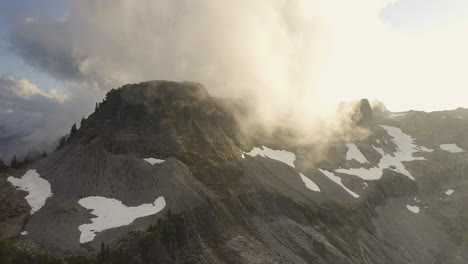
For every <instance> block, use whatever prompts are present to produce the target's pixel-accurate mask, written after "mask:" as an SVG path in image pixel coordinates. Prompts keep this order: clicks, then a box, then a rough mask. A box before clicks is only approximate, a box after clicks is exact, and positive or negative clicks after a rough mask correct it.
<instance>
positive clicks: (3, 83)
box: [0, 75, 88, 162]
mask: <svg viewBox="0 0 468 264" xmlns="http://www.w3.org/2000/svg"><path fill="white" fill-rule="evenodd" d="M84 98H85V97H83V96H76V95H75V96H73V100H71V98H69V97H68V96H67V95H64V94H61V93H59V92H58V91H57V90H49V91H44V90H41V89H39V88H38V87H37V86H36V85H35V84H33V83H31V82H30V81H28V80H26V79H21V78H17V77H13V76H11V75H4V76H2V77H0V159H2V160H4V161H7V162H9V161H10V159H11V157H12V156H13V155H17V156H18V157H19V158H21V157H22V156H24V155H25V154H26V153H27V152H28V151H31V150H34V151H44V150H45V151H49V149H50V147H52V146H53V143H54V142H55V140H56V139H57V137H59V136H60V135H62V134H64V133H65V132H66V130H65V128H68V127H69V126H70V125H71V123H73V122H74V121H75V120H77V119H78V118H79V117H80V114H82V112H81V111H80V109H81V107H82V106H83V105H86V103H85V102H86V101H88V100H85V99H84Z"/></svg>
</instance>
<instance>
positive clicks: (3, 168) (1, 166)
mask: <svg viewBox="0 0 468 264" xmlns="http://www.w3.org/2000/svg"><path fill="white" fill-rule="evenodd" d="M7 170H8V166H7V165H6V164H5V162H3V160H1V159H0V172H6V171H7Z"/></svg>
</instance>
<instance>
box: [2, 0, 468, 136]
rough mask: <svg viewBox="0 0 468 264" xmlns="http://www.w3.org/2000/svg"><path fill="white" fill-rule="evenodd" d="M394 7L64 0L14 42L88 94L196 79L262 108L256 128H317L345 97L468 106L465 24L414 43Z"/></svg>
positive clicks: (25, 21)
mask: <svg viewBox="0 0 468 264" xmlns="http://www.w3.org/2000/svg"><path fill="white" fill-rule="evenodd" d="M395 2H397V1H396V0H356V1H348V0H289V1H286V0H238V1H230V2H226V1H219V0H197V1H192V0H140V1H132V0H114V1H95V0H81V1H65V2H63V3H62V4H63V5H64V10H63V12H62V13H61V15H59V16H57V15H55V16H51V15H41V14H36V15H35V16H31V15H29V14H28V15H26V16H24V17H23V18H21V19H14V20H12V21H10V24H9V41H10V44H11V48H12V50H13V51H14V52H15V53H16V54H18V55H19V56H21V58H22V59H23V60H24V61H25V62H26V63H28V64H30V65H32V66H34V67H36V68H37V69H39V70H41V71H44V72H46V73H48V74H50V75H51V76H53V77H54V78H56V79H58V80H62V81H65V82H66V83H67V84H69V85H74V86H78V87H82V88H83V89H85V88H89V87H91V88H92V89H91V90H89V91H90V92H89V93H91V94H92V93H95V91H96V90H95V89H96V88H99V89H101V90H102V91H106V90H108V89H110V88H115V87H119V86H121V85H123V84H126V83H134V82H140V81H145V80H153V79H167V80H175V81H183V80H190V81H195V82H199V83H202V84H204V85H205V86H206V87H207V88H208V90H209V91H210V92H211V94H213V95H215V96H223V97H240V98H243V99H246V100H249V101H251V102H253V104H254V105H255V107H254V108H253V109H252V111H251V116H252V117H255V118H253V120H254V121H252V122H253V123H256V121H257V120H259V119H260V120H261V121H263V122H264V123H267V124H274V125H278V124H279V125H284V124H287V125H288V126H297V127H301V128H302V127H306V128H308V129H309V128H310V127H316V124H317V123H322V122H323V121H324V120H320V121H319V122H318V121H317V115H323V112H327V111H326V110H327V109H329V108H331V107H330V106H331V105H334V104H335V103H336V102H337V101H341V100H351V99H357V98H362V97H368V98H371V99H377V100H380V101H383V102H384V103H386V104H387V105H388V106H389V109H391V110H407V109H409V108H416V109H424V110H433V109H441V108H455V107H457V106H463V105H466V102H465V101H464V99H463V98H464V97H463V96H461V95H462V93H463V92H461V91H463V89H464V88H466V86H468V75H466V74H465V73H464V72H463V69H466V68H467V67H468V51H467V49H466V48H465V47H466V46H467V44H468V38H467V37H466V36H467V35H466V28H467V27H466V26H467V25H468V23H466V22H467V21H462V22H460V23H459V24H457V25H453V26H452V27H448V28H446V29H445V30H440V29H439V30H438V31H437V32H434V33H431V34H423V35H417V36H413V35H408V34H407V32H401V31H399V30H398V29H396V28H394V27H393V26H392V25H391V24H389V23H388V22H385V21H384V20H382V17H381V15H380V14H381V12H382V10H384V9H385V8H387V7H389V6H390V5H392V4H394V3H395ZM77 91H78V90H74V92H77ZM49 95H50V92H49ZM441 98H444V100H441ZM334 118H335V117H333V118H332V117H330V118H329V119H330V120H331V119H334ZM325 119H327V118H325ZM325 121H326V120H325ZM309 134H311V133H309Z"/></svg>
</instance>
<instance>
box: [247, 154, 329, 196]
mask: <svg viewBox="0 0 468 264" xmlns="http://www.w3.org/2000/svg"><path fill="white" fill-rule="evenodd" d="M245 154H247V155H249V156H252V157H255V156H257V155H260V156H262V157H268V158H270V159H274V160H277V161H280V162H283V163H285V164H287V165H289V166H290V167H293V168H296V166H295V165H294V161H295V160H296V154H294V153H292V152H290V151H286V150H274V149H270V148H268V147H265V146H262V147H261V148H257V147H255V148H253V149H252V151H250V152H248V153H245ZM299 175H300V176H301V179H302V181H303V182H304V184H305V186H306V187H307V188H309V189H310V190H312V191H314V192H320V188H319V187H318V186H317V184H315V183H314V182H313V181H312V180H311V179H309V178H307V177H306V176H304V175H303V174H302V173H299Z"/></svg>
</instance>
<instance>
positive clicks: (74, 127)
mask: <svg viewBox="0 0 468 264" xmlns="http://www.w3.org/2000/svg"><path fill="white" fill-rule="evenodd" d="M77 131H78V129H76V124H73V126H72V127H71V130H70V136H73V134H75V133H76V132H77Z"/></svg>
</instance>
